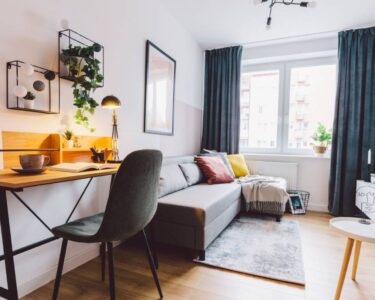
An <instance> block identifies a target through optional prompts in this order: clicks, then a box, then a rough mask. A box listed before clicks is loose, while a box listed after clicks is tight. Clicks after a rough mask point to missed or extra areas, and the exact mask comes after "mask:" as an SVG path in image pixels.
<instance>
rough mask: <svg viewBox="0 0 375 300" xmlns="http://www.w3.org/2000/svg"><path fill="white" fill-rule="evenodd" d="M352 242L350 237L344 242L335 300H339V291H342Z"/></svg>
mask: <svg viewBox="0 0 375 300" xmlns="http://www.w3.org/2000/svg"><path fill="white" fill-rule="evenodd" d="M353 244H354V240H353V239H351V238H348V240H347V242H346V248H345V254H344V259H343V261H342V265H341V272H340V277H339V282H338V283H337V288H336V294H335V300H339V299H340V295H341V291H342V286H343V285H344V280H345V275H346V271H347V270H348V264H349V260H350V255H351V254H352V249H353Z"/></svg>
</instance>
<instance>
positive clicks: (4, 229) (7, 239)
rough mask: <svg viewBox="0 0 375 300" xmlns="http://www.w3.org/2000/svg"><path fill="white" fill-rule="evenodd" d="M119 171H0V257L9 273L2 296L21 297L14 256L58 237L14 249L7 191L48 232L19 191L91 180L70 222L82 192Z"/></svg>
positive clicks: (12, 298) (0, 289) (11, 298)
mask: <svg viewBox="0 0 375 300" xmlns="http://www.w3.org/2000/svg"><path fill="white" fill-rule="evenodd" d="M116 173H117V169H107V170H99V171H98V170H95V171H86V172H81V173H68V172H59V171H53V170H47V171H46V172H45V173H44V174H40V175H19V174H17V173H15V172H13V171H12V170H8V169H5V170H0V226H1V235H2V240H3V249H4V255H1V256H0V261H1V260H5V269H6V274H7V283H8V287H7V289H5V288H3V287H0V297H3V298H5V299H10V300H15V299H18V292H17V281H16V273H15V268H14V256H15V255H17V254H20V253H23V252H26V251H28V250H31V249H34V248H36V247H39V246H41V245H44V244H46V243H49V242H52V241H54V240H56V239H57V238H56V237H54V236H51V237H49V238H47V239H44V240H42V241H38V242H35V243H33V244H30V245H27V246H24V247H22V248H20V249H17V250H13V247H12V236H11V232H10V225H9V214H8V204H7V197H6V192H7V191H8V192H10V193H11V194H12V195H13V196H15V197H16V199H17V200H19V201H20V202H21V203H22V204H23V205H24V206H25V207H26V208H27V209H28V210H29V211H30V212H31V213H32V214H33V215H34V217H36V218H37V219H38V220H39V221H40V222H41V223H42V225H43V226H44V227H46V228H47V229H48V230H49V231H51V228H50V227H49V226H48V225H47V224H46V223H45V222H44V221H43V220H42V219H41V218H40V217H39V216H38V215H37V213H36V212H34V211H33V210H32V209H31V208H30V207H29V206H28V205H27V203H26V202H25V201H24V200H23V199H22V198H21V197H20V196H19V195H18V194H17V193H18V192H22V191H23V189H24V188H29V187H35V186H41V185H46V184H53V183H59V182H67V181H74V180H80V179H90V180H89V181H88V183H87V184H86V186H85V188H84V189H83V191H82V193H81V195H80V197H79V199H78V200H77V202H76V204H75V206H74V208H73V210H72V211H71V213H70V215H69V217H68V218H67V221H66V223H67V222H69V220H70V218H71V216H72V215H73V213H74V211H75V209H76V208H77V206H78V204H79V202H80V201H81V199H82V197H83V195H84V194H85V192H86V190H87V188H88V187H89V185H90V183H91V181H92V179H93V178H94V177H100V176H108V175H111V176H112V181H113V178H114V175H115V174H116Z"/></svg>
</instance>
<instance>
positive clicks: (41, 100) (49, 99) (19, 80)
mask: <svg viewBox="0 0 375 300" xmlns="http://www.w3.org/2000/svg"><path fill="white" fill-rule="evenodd" d="M27 65H28V64H26V63H25V62H23V61H20V60H14V61H10V62H7V64H6V68H7V72H6V85H7V89H6V97H7V108H8V109H13V110H23V111H30V112H36V113H44V114H59V113H60V82H59V80H58V78H57V76H58V73H57V72H55V71H52V70H48V69H46V68H43V67H39V66H36V65H32V67H33V68H34V73H33V74H32V75H27V74H26V71H27ZM46 73H49V74H50V75H51V74H52V77H55V78H54V79H53V80H48V79H46V77H45V74H46ZM36 81H40V82H42V83H43V84H42V85H44V89H43V90H41V91H38V90H36V89H35V88H34V83H35V82H36ZM18 85H22V86H24V87H25V88H26V89H27V91H29V92H32V93H33V94H34V95H35V96H36V98H35V100H34V107H33V108H26V107H25V106H24V105H25V100H24V99H23V98H20V97H17V96H16V95H15V94H14V92H13V91H14V88H15V87H16V86H18Z"/></svg>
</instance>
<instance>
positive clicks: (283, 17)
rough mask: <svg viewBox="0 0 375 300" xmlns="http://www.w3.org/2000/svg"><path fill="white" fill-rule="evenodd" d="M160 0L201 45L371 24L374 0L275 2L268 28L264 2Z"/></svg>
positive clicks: (374, 9) (260, 39) (245, 42)
mask: <svg viewBox="0 0 375 300" xmlns="http://www.w3.org/2000/svg"><path fill="white" fill-rule="evenodd" d="M161 1H162V2H163V3H164V4H165V6H166V7H167V8H168V9H169V10H170V11H171V13H172V14H173V15H174V16H175V17H176V18H177V19H178V20H180V21H181V22H182V23H183V25H184V26H185V27H186V28H187V30H189V31H190V32H191V34H192V35H193V36H194V38H195V39H196V40H197V41H198V43H199V44H200V45H201V46H202V47H203V48H205V49H207V48H214V47H220V46H227V45H233V44H247V43H252V42H258V41H267V40H274V39H280V38H286V37H295V36H301V35H306V34H315V33H325V32H331V31H340V30H343V29H350V28H357V27H360V26H368V25H374V24H375V0H316V2H317V7H316V8H303V7H299V6H288V7H286V6H284V5H275V7H274V9H273V13H272V28H271V29H270V30H266V28H265V23H266V19H267V17H268V11H269V9H268V5H267V4H262V5H257V6H255V5H254V4H253V0H161ZM269 1H270V0H269ZM288 1H289V0H288Z"/></svg>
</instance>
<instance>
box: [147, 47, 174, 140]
mask: <svg viewBox="0 0 375 300" xmlns="http://www.w3.org/2000/svg"><path fill="white" fill-rule="evenodd" d="M152 52H154V53H157V54H159V58H160V57H162V58H165V59H166V62H168V63H170V64H171V65H172V72H173V74H169V75H171V77H170V78H168V79H169V80H172V86H171V87H169V88H166V90H168V91H169V92H170V94H171V95H170V96H169V97H171V99H169V98H168V95H166V98H167V99H166V102H165V103H166V115H168V114H170V117H171V120H168V121H170V124H169V126H168V127H167V128H166V130H160V129H158V128H155V127H154V128H152V126H150V124H149V119H150V118H151V117H154V118H157V116H155V115H149V114H150V112H149V111H148V101H149V95H150V91H149V90H148V87H149V82H150V75H151V74H152V71H153V70H150V68H151V67H152V66H153V65H152V63H151V61H150V55H151V54H152ZM176 65H177V63H176V60H175V59H174V58H172V57H171V56H170V55H168V54H167V53H166V52H165V51H163V50H162V49H160V48H159V47H158V46H156V45H155V44H154V43H152V42H151V41H150V40H147V41H146V65H145V95H144V123H143V131H144V132H145V133H151V134H159V135H169V136H173V135H174V112H175V89H176V68H177V66H176ZM168 83H169V82H168ZM168 83H167V84H168ZM168 91H167V92H168ZM168 100H169V101H170V102H171V103H169V105H168ZM156 105H157V103H156ZM168 107H169V109H170V111H169V110H168Z"/></svg>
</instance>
